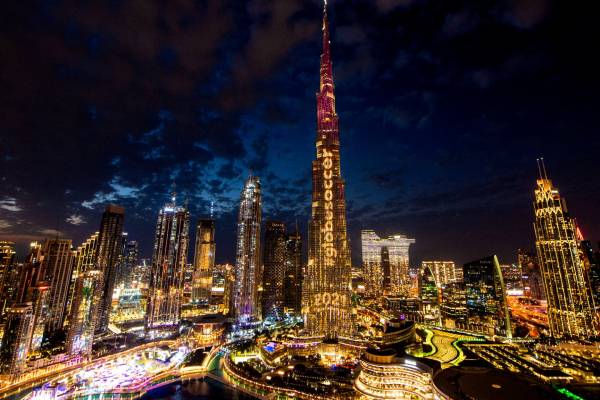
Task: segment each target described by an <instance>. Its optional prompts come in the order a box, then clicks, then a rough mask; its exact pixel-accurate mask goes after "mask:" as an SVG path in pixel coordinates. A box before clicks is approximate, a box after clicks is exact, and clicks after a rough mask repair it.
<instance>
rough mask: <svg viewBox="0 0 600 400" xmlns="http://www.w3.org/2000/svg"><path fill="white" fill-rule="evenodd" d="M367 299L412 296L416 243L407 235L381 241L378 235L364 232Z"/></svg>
mask: <svg viewBox="0 0 600 400" xmlns="http://www.w3.org/2000/svg"><path fill="white" fill-rule="evenodd" d="M361 242H362V243H361V244H362V261H363V269H364V278H365V286H366V288H365V289H366V295H367V296H369V297H372V298H379V297H381V296H383V295H392V296H398V295H408V292H409V290H410V287H411V278H410V271H409V247H410V245H411V244H413V243H415V239H409V238H407V237H406V236H404V235H393V236H389V237H388V238H380V237H379V236H378V235H377V234H376V233H375V231H372V230H363V231H361Z"/></svg>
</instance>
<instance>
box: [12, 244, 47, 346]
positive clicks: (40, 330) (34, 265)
mask: <svg viewBox="0 0 600 400" xmlns="http://www.w3.org/2000/svg"><path fill="white" fill-rule="evenodd" d="M43 258H44V253H43V246H42V244H41V243H38V242H31V243H30V245H29V254H28V255H27V258H26V259H25V264H24V265H23V267H22V269H21V272H20V274H19V275H20V277H19V290H18V294H17V299H16V302H17V303H27V302H29V303H30V304H31V305H32V311H33V333H32V337H31V344H30V346H29V351H30V352H36V351H38V350H39V349H40V347H41V345H42V341H43V339H44V331H45V328H46V323H47V319H48V316H49V314H50V304H49V294H50V284H49V283H48V282H46V281H44V279H45V276H42V274H43V273H44V272H43V270H42V261H43Z"/></svg>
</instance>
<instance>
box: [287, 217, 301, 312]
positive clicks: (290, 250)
mask: <svg viewBox="0 0 600 400" xmlns="http://www.w3.org/2000/svg"><path fill="white" fill-rule="evenodd" d="M284 275H285V276H284V279H283V308H284V311H285V312H290V313H300V311H301V309H302V237H300V233H299V232H298V227H297V226H296V232H294V233H293V234H290V235H288V236H287V239H286V242H285V272H284Z"/></svg>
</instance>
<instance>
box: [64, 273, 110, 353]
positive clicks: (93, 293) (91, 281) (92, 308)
mask: <svg viewBox="0 0 600 400" xmlns="http://www.w3.org/2000/svg"><path fill="white" fill-rule="evenodd" d="M102 279H103V274H102V271H100V270H93V269H92V270H87V271H85V272H81V273H80V274H79V277H78V278H77V281H76V284H75V291H74V301H73V307H72V308H71V317H70V325H69V332H68V334H67V343H66V344H67V352H68V353H69V354H70V355H81V356H84V357H89V356H91V354H92V345H93V343H94V331H95V329H96V319H97V317H98V316H99V314H98V312H97V308H98V306H99V305H100V304H101V303H100V301H101V296H102V293H103V290H104V285H103V284H102Z"/></svg>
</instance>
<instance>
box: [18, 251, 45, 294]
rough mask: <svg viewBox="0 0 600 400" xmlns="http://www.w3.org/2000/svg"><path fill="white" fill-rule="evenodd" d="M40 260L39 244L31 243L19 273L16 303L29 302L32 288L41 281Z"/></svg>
mask: <svg viewBox="0 0 600 400" xmlns="http://www.w3.org/2000/svg"><path fill="white" fill-rule="evenodd" d="M42 258H43V253H42V245H41V243H38V242H31V243H30V244H29V254H27V257H26V259H25V263H24V264H23V267H22V268H21V270H20V272H19V284H18V291H17V296H16V302H17V303H24V302H27V301H29V299H30V297H31V291H32V288H33V287H34V286H35V284H36V283H37V282H38V281H40V280H42V279H43V277H41V276H40V275H39V274H40V272H41V265H42Z"/></svg>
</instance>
